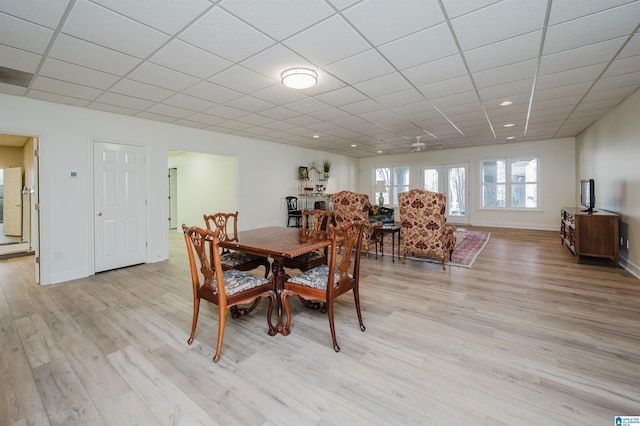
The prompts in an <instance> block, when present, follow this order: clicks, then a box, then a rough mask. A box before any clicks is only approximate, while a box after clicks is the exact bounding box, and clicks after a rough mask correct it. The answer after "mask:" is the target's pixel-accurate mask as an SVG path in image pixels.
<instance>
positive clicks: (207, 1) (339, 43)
mask: <svg viewBox="0 0 640 426" xmlns="http://www.w3.org/2000/svg"><path fill="white" fill-rule="evenodd" d="M639 30H640V0H581V1H580V5H579V7H576V3H575V1H573V0H553V1H552V0H546V1H545V0H502V1H498V0H474V1H468V2H460V1H458V0H402V1H389V0H297V1H295V2H291V1H290V0H270V1H269V2H265V1H263V0H181V1H180V2H176V1H161V2H159V1H157V0H136V1H113V0H48V1H46V2H45V1H42V0H23V1H8V2H0V67H5V68H9V69H11V70H17V71H23V72H28V73H33V74H34V75H33V77H32V78H31V81H30V82H29V83H28V86H27V87H21V86H16V85H14V84H11V83H10V81H8V80H7V81H2V80H0V93H6V94H10V95H15V96H27V97H32V98H35V99H41V100H46V101H48V102H58V103H63V104H68V105H75V106H78V107H85V108H91V109H95V110H100V111H107V112H112V113H116V114H122V115H129V116H136V117H140V118H144V119H149V120H157V121H162V122H170V123H174V124H177V125H181V126H187V127H193V128H202V129H206V130H211V131H217V132H223V133H228V134H234V135H239V136H245V137H252V138H255V139H263V140H266V141H272V142H279V143H284V144H291V145H294V146H300V147H306V148H311V149H319V150H325V151H329V152H336V153H340V154H345V155H351V156H355V157H365V156H374V155H380V154H383V155H384V154H398V153H407V152H410V150H411V146H410V145H411V143H412V141H415V138H416V136H421V137H424V138H425V139H424V140H425V141H431V142H433V143H434V144H436V145H437V146H438V147H439V148H440V149H446V148H457V147H465V146H482V145H487V144H495V143H510V142H511V141H513V142H519V141H523V140H535V139H540V138H555V137H567V136H575V135H577V134H579V133H580V132H581V131H583V130H584V129H585V128H586V127H587V126H589V125H590V124H591V123H593V122H594V121H596V120H598V119H599V118H601V117H602V116H604V115H605V114H607V113H608V112H609V111H610V110H611V108H614V107H615V106H616V105H617V104H619V103H620V102H621V101H622V100H623V99H624V98H625V97H626V96H628V95H629V94H631V93H632V92H633V91H635V90H637V89H638V87H640V35H639V33H638V31H639ZM293 67H308V68H311V69H312V70H314V71H315V72H316V73H317V75H318V83H317V84H316V85H315V86H314V87H312V88H309V89H305V90H293V89H289V88H286V87H285V86H284V85H283V84H282V83H281V82H280V75H281V73H282V72H283V71H284V70H286V69H288V68H293ZM505 100H510V101H512V102H513V103H512V105H510V106H500V103H501V102H503V101H505ZM504 124H513V126H511V127H504ZM314 136H317V137H314ZM508 137H513V139H510V140H507V138H508ZM351 145H357V146H356V147H352V146H351Z"/></svg>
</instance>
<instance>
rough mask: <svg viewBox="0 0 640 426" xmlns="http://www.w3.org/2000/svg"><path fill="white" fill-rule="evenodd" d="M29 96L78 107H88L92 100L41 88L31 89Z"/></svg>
mask: <svg viewBox="0 0 640 426" xmlns="http://www.w3.org/2000/svg"><path fill="white" fill-rule="evenodd" d="M29 97H30V98H33V99H40V100H42V101H47V102H54V103H57V104H63V105H73V106H77V107H86V106H87V105H89V102H90V101H88V100H86V99H78V98H74V97H71V96H63V95H58V94H55V93H50V92H41V91H40V90H29Z"/></svg>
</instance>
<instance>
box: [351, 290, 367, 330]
mask: <svg viewBox="0 0 640 426" xmlns="http://www.w3.org/2000/svg"><path fill="white" fill-rule="evenodd" d="M353 300H354V302H355V304H356V313H357V314H358V322H359V323H360V330H362V331H365V330H366V329H367V328H366V327H365V326H364V323H363V322H362V312H361V311H360V292H359V291H358V289H357V288H354V289H353Z"/></svg>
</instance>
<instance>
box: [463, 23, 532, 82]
mask: <svg viewBox="0 0 640 426" xmlns="http://www.w3.org/2000/svg"><path fill="white" fill-rule="evenodd" d="M541 36H542V31H536V32H533V33H528V34H524V35H521V36H518V37H514V38H511V39H508V40H503V41H500V42H497V43H493V44H490V45H487V46H483V47H480V48H477V49H473V50H470V51H467V52H465V53H464V57H465V58H466V60H467V63H468V64H469V69H470V70H471V71H472V72H474V73H476V72H480V71H486V70H490V69H493V68H497V67H502V66H505V65H510V64H515V63H520V62H523V61H527V60H529V59H534V58H537V57H538V52H539V50H540V37H541Z"/></svg>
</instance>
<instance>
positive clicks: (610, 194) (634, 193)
mask: <svg viewBox="0 0 640 426" xmlns="http://www.w3.org/2000/svg"><path fill="white" fill-rule="evenodd" d="M639 117H640V90H636V91H635V92H634V93H632V94H631V95H629V96H628V97H627V98H626V99H625V100H624V101H622V102H621V103H620V104H618V105H617V106H616V107H615V108H614V109H613V110H612V111H611V112H609V114H607V115H606V116H605V117H603V118H602V119H600V120H598V121H597V122H595V123H594V124H592V125H591V126H590V127H589V128H588V129H587V130H585V131H584V132H582V133H581V134H580V135H578V136H577V137H576V172H577V173H576V179H577V180H578V179H585V178H593V179H594V180H595V187H596V208H597V209H604V210H609V211H612V212H615V213H618V214H620V236H621V237H622V238H623V244H622V246H621V247H620V264H621V265H622V266H624V267H625V268H626V269H627V270H629V271H630V272H631V273H633V274H634V275H635V276H637V277H639V278H640V165H639V159H640V119H639ZM577 196H578V195H576V197H577ZM627 241H629V249H628V250H627V248H626V247H627Z"/></svg>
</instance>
